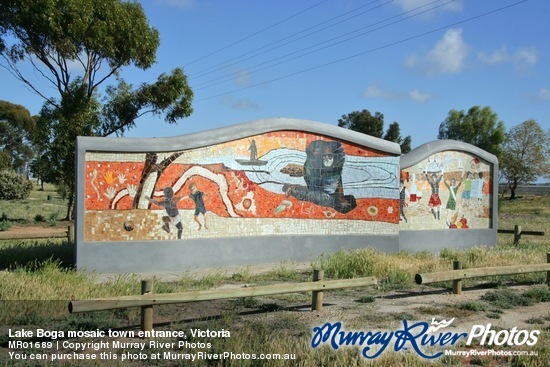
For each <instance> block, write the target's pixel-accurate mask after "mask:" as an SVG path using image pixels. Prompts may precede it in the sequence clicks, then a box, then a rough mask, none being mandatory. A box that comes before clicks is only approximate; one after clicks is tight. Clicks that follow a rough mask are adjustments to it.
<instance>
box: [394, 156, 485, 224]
mask: <svg viewBox="0 0 550 367" xmlns="http://www.w3.org/2000/svg"><path fill="white" fill-rule="evenodd" d="M492 187H493V180H492V169H491V165H490V164H489V163H488V162H486V161H484V160H483V159H481V158H480V157H477V156H475V155H472V154H469V153H466V152H461V151H451V150H448V151H443V152H438V153H436V154H433V155H431V156H429V157H428V158H426V159H424V160H422V161H421V162H419V163H417V164H416V165H414V166H411V167H409V168H407V169H404V170H402V171H401V175H400V190H399V192H400V209H401V210H400V226H401V229H404V230H426V229H469V228H478V229H480V228H481V229H485V228H491V218H492V214H491V203H492V190H493V189H492Z"/></svg>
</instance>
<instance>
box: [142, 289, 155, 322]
mask: <svg viewBox="0 0 550 367" xmlns="http://www.w3.org/2000/svg"><path fill="white" fill-rule="evenodd" d="M151 293H153V281H152V280H142V281H141V294H142V295H144V294H151ZM141 330H142V331H152V330H153V306H141Z"/></svg>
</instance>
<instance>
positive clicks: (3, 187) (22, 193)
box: [0, 170, 32, 200]
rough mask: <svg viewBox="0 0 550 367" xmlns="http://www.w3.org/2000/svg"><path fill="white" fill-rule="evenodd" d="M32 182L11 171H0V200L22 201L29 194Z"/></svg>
mask: <svg viewBox="0 0 550 367" xmlns="http://www.w3.org/2000/svg"><path fill="white" fill-rule="evenodd" d="M31 190H32V182H31V181H29V180H27V179H26V178H24V177H21V176H19V175H18V174H17V173H15V172H13V171H8V170H3V171H0V199H1V200H23V199H27V198H28V197H29V195H30V194H31Z"/></svg>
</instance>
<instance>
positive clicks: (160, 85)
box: [0, 0, 193, 217]
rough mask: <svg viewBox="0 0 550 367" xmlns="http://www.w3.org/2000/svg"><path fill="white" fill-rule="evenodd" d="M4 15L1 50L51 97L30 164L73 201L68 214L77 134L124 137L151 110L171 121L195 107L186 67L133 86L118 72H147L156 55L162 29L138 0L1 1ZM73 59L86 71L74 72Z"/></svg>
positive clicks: (18, 73)
mask: <svg viewBox="0 0 550 367" xmlns="http://www.w3.org/2000/svg"><path fill="white" fill-rule="evenodd" d="M0 20H1V22H2V23H1V26H0V56H2V57H3V59H4V60H5V61H6V63H7V65H6V67H7V68H8V69H10V70H11V71H12V74H13V75H15V76H16V77H18V78H19V79H20V80H21V81H22V82H23V83H25V84H27V86H28V87H30V88H31V89H32V90H34V91H35V92H36V93H38V94H39V95H40V96H42V97H43V98H44V100H45V101H46V102H45V104H44V105H43V108H42V110H41V112H40V121H38V122H37V126H38V127H39V129H37V131H36V134H34V136H33V139H34V142H35V143H36V144H37V151H38V153H39V154H38V156H39V158H38V159H37V162H36V163H34V164H33V165H32V167H33V169H35V170H36V172H37V173H38V175H39V176H41V178H45V179H46V181H47V182H52V183H54V184H55V185H56V186H57V187H58V189H59V192H60V193H61V195H62V197H64V198H67V199H68V202H67V205H68V209H69V210H68V212H67V217H69V216H70V208H71V207H72V204H73V200H74V199H73V196H74V192H73V190H74V189H73V188H74V186H75V185H74V182H75V177H74V159H75V157H74V151H75V141H76V137H77V136H107V135H111V134H117V135H122V134H123V133H124V132H125V131H126V130H127V129H129V128H132V127H133V126H134V120H135V119H136V118H138V117H140V116H142V115H144V114H146V113H154V114H164V115H165V120H166V121H167V122H169V123H175V122H176V121H177V120H178V119H180V118H183V117H187V116H189V115H190V114H191V113H192V108H191V101H192V99H193V93H192V91H191V88H190V87H189V85H188V83H187V77H186V76H185V74H184V73H183V71H182V69H179V68H178V69H175V70H173V71H172V72H171V73H170V74H162V75H160V76H159V78H158V80H157V81H156V82H155V83H152V84H147V83H144V84H142V85H140V86H139V87H138V88H136V89H133V88H132V86H131V85H128V84H126V83H125V82H124V80H122V79H121V78H120V71H121V69H122V68H124V67H128V66H134V67H136V68H139V69H142V70H146V69H148V68H150V67H151V66H152V65H153V64H154V62H155V59H156V51H157V48H158V45H159V41H160V37H159V33H158V31H157V30H156V29H155V28H153V27H152V26H150V24H149V22H148V20H147V18H146V16H145V13H144V11H143V8H142V6H141V4H139V3H138V2H134V1H123V0H63V1H58V0H14V1H10V2H9V4H8V3H6V4H4V3H2V5H0ZM28 60H32V63H28V62H27V61H28ZM52 60H55V62H52ZM29 64H31V65H32V66H33V67H34V71H35V72H36V74H38V75H42V76H44V78H45V79H46V80H47V81H48V82H50V83H51V85H53V87H54V88H55V90H56V91H57V96H53V97H52V96H49V95H47V94H46V93H45V92H42V91H40V90H39V88H38V84H36V85H32V84H31V83H30V82H29V79H28V78H25V77H24V67H21V68H20V67H19V65H25V66H26V65H29ZM72 65H80V66H81V68H82V70H79V72H75V71H74V70H72V69H70V68H69V66H71V67H72ZM113 77H116V78H117V82H118V85H117V86H106V88H105V90H106V94H105V95H104V96H103V97H104V98H102V96H101V95H100V94H99V90H100V86H102V85H103V84H106V83H107V81H108V80H110V79H111V78H113ZM100 101H101V102H100ZM43 167H48V171H44V170H43V169H42V168H43Z"/></svg>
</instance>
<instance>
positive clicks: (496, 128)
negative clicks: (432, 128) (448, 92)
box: [437, 106, 506, 157]
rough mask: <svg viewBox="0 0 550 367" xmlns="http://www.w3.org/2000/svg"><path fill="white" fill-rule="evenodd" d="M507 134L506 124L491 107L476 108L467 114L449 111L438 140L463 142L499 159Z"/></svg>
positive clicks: (440, 128) (441, 125) (440, 129)
mask: <svg viewBox="0 0 550 367" xmlns="http://www.w3.org/2000/svg"><path fill="white" fill-rule="evenodd" d="M505 133H506V129H505V127H504V123H503V122H502V121H499V119H498V116H497V114H496V113H495V112H493V110H491V108H490V107H479V106H474V107H472V108H470V109H469V110H468V111H467V112H465V111H464V110H461V111H458V110H451V111H449V114H448V116H447V118H446V119H445V121H443V122H442V123H441V124H440V125H439V134H438V136H437V138H438V139H451V140H459V141H463V142H465V143H469V144H472V145H475V146H476V147H478V148H481V149H484V150H486V151H488V152H489V153H492V154H494V155H496V156H497V157H498V156H499V155H500V148H501V145H502V143H503V142H504V134H505Z"/></svg>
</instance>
